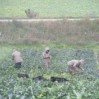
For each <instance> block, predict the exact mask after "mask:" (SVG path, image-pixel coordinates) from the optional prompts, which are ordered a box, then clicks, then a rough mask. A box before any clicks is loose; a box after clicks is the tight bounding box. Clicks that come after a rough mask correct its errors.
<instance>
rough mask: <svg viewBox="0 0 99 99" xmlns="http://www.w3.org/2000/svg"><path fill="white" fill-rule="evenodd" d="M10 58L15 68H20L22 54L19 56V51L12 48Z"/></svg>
mask: <svg viewBox="0 0 99 99" xmlns="http://www.w3.org/2000/svg"><path fill="white" fill-rule="evenodd" d="M12 60H14V63H15V68H21V64H22V61H23V59H22V56H21V52H19V51H17V50H16V49H14V50H13V53H12Z"/></svg>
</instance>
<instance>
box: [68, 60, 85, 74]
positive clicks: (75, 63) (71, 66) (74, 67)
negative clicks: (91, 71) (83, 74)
mask: <svg viewBox="0 0 99 99" xmlns="http://www.w3.org/2000/svg"><path fill="white" fill-rule="evenodd" d="M83 63H84V60H83V59H81V60H71V61H69V62H68V63H67V65H68V70H69V73H70V74H75V73H76V72H77V71H78V69H81V70H84V69H83V68H82V67H81V66H80V65H81V64H83Z"/></svg>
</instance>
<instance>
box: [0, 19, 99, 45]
mask: <svg viewBox="0 0 99 99" xmlns="http://www.w3.org/2000/svg"><path fill="white" fill-rule="evenodd" d="M0 32H1V36H0V43H3V44H4V43H9V44H27V45H28V44H30V45H38V46H40V44H45V45H47V44H48V45H50V43H51V45H52V44H53V45H56V46H57V47H63V46H64V45H65V44H66V46H71V45H75V46H82V47H83V46H86V47H95V46H97V45H98V44H99V20H95V21H89V20H88V19H84V20H81V21H76V22H75V21H67V20H63V21H57V22H50V21H49V22H38V23H24V22H17V21H13V22H12V23H9V22H8V23H2V22H1V23H0Z"/></svg>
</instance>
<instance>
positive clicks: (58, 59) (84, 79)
mask: <svg viewBox="0 0 99 99" xmlns="http://www.w3.org/2000/svg"><path fill="white" fill-rule="evenodd" d="M45 46H46V45H41V46H39V47H38V46H36V45H35V46H34V45H32V46H30V45H28V46H26V45H8V44H5V45H4V44H3V45H0V52H1V53H0V54H1V56H2V59H1V58H0V62H2V64H1V63H0V77H1V79H0V98H1V97H2V98H3V99H5V98H8V97H9V98H11V99H12V98H13V97H15V98H16V99H17V98H24V97H27V98H28V99H32V98H33V97H35V99H43V98H44V99H56V98H57V97H60V96H62V95H63V94H64V93H66V96H64V97H63V98H61V99H65V98H66V97H67V96H68V97H69V96H70V98H71V99H77V97H78V96H79V95H81V93H82V89H86V90H85V91H84V93H83V96H82V98H81V99H90V97H91V99H94V97H98V96H97V95H98V90H99V88H98V87H97V86H98V85H99V79H97V78H94V77H93V76H94V75H93V74H92V73H91V74H90V73H89V74H86V72H85V73H83V74H77V75H74V76H71V75H70V74H69V73H68V72H67V68H66V61H67V59H71V58H73V57H74V54H75V51H76V49H75V48H73V47H74V46H72V48H71V47H69V46H68V45H67V46H66V45H64V46H63V45H60V46H61V47H59V46H56V45H54V44H50V47H51V51H52V50H53V51H52V54H51V55H52V56H53V57H52V65H51V66H52V67H50V68H49V69H48V70H46V69H45V67H44V66H43V64H42V63H41V60H40V59H41V58H40V57H39V54H41V49H42V48H43V49H44V48H45ZM53 47H54V48H53ZM56 47H58V48H56ZM65 47H66V48H65ZM13 48H18V49H19V50H21V51H22V52H23V54H22V55H23V56H24V57H25V58H24V63H23V64H24V66H23V67H22V68H21V69H20V70H17V69H15V68H14V67H13V65H14V64H10V63H12V60H11V59H10V58H11V52H12V49H13ZM38 48H39V50H38ZM35 50H36V53H38V54H36V53H35ZM81 50H82V52H81V54H82V53H83V55H81V57H85V58H86V60H87V61H86V63H85V65H84V66H88V67H89V68H87V69H88V70H91V68H93V67H94V68H96V66H95V60H94V55H93V51H92V50H91V49H89V50H88V49H82V48H81ZM39 51H40V52H39ZM3 54H4V55H3ZM5 55H6V56H5ZM35 55H37V59H35V58H36V57H35ZM8 56H9V57H8ZM62 59H63V60H62ZM31 60H35V61H31ZM25 61H27V63H26V65H25ZM28 62H31V64H30V65H29V64H28ZM34 62H35V63H34ZM54 62H55V63H54ZM38 66H40V67H41V68H38ZM92 71H94V69H93V70H92ZM17 73H28V74H29V77H30V78H27V79H26V78H18V77H17ZM38 75H43V76H44V78H46V79H48V81H37V82H36V81H33V80H31V78H32V77H36V76H38ZM51 76H58V77H64V78H67V79H68V80H69V81H68V82H63V83H57V82H55V83H52V82H51V81H50V77H51ZM88 78H89V79H88ZM93 89H94V90H93ZM74 90H75V92H77V93H78V92H79V94H75V93H73V91H74ZM96 92H97V93H96ZM88 93H91V96H90V95H89V94H88ZM76 95H78V96H77V97H76ZM15 98H14V99H15ZM27 98H26V99H27ZM24 99H25V98H24ZM33 99H34V98H33ZM78 99H80V98H78Z"/></svg>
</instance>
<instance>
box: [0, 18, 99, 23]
mask: <svg viewBox="0 0 99 99" xmlns="http://www.w3.org/2000/svg"><path fill="white" fill-rule="evenodd" d="M62 20H64V19H0V22H13V21H18V22H46V21H52V22H54V21H62ZM65 20H68V21H80V20H85V18H77V19H75V18H74V19H73V18H67V19H65ZM88 20H90V21H94V20H99V18H89V19H88Z"/></svg>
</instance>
